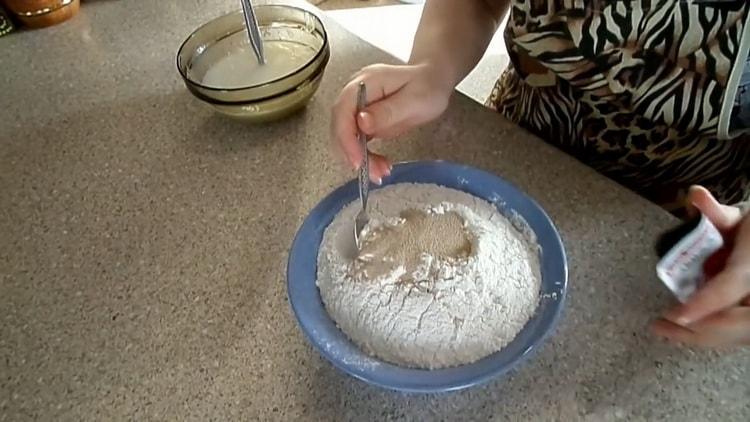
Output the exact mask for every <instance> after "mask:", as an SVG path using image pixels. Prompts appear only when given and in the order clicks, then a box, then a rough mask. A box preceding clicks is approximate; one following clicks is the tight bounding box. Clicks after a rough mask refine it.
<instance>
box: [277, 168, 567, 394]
mask: <svg viewBox="0 0 750 422" xmlns="http://www.w3.org/2000/svg"><path fill="white" fill-rule="evenodd" d="M430 170H432V171H435V170H440V171H439V174H442V175H447V173H448V172H452V173H451V174H452V175H457V180H458V184H459V186H458V187H456V186H451V185H446V184H444V183H439V182H435V181H430V180H428V179H429V178H424V179H422V178H420V177H419V176H420V174H425V171H430ZM467 176H468V177H477V178H480V179H485V181H489V182H491V186H494V187H496V188H499V190H503V191H505V192H506V195H505V196H500V195H499V194H497V193H495V197H493V198H487V197H485V196H483V195H478V194H476V193H474V192H472V191H470V190H467V187H469V185H470V184H471V183H470V180H469V179H468V178H467ZM403 177H415V178H416V179H417V180H398V179H399V178H403ZM398 183H435V184H438V185H441V186H446V187H449V188H452V189H458V190H462V191H464V192H466V193H469V194H472V195H474V196H477V197H479V198H482V199H484V200H487V201H488V202H491V203H492V204H493V205H495V206H496V207H497V208H498V211H500V212H501V213H503V214H504V215H508V214H507V213H508V211H511V210H512V211H513V212H515V213H516V214H517V215H518V216H520V217H522V218H523V219H524V220H526V223H527V225H528V226H529V227H530V228H531V229H532V231H534V233H535V235H536V237H537V241H538V242H539V244H540V246H541V247H542V248H541V250H540V265H541V267H542V286H541V290H542V291H541V292H540V303H539V305H538V306H537V311H536V313H535V314H534V316H533V317H532V318H531V319H530V320H529V321H528V322H527V324H526V325H525V326H524V328H523V329H522V330H521V331H520V332H519V333H518V335H517V336H516V337H515V338H514V340H513V341H511V342H510V343H509V344H508V345H506V347H504V348H503V349H501V350H499V351H497V352H495V353H493V354H490V355H489V356H487V357H485V358H482V359H480V360H478V361H476V362H473V363H470V364H465V365H460V366H456V367H451V368H442V369H433V370H427V369H415V368H408V367H401V366H398V365H395V364H392V363H389V362H385V361H383V360H381V359H378V358H377V357H373V356H370V355H368V354H367V353H366V352H364V351H363V350H361V349H360V348H359V346H357V345H356V344H354V343H353V342H352V341H351V340H350V339H349V338H348V337H347V336H346V334H344V333H343V332H342V331H341V330H339V328H338V327H337V326H336V324H335V322H334V321H333V320H332V319H331V318H330V316H328V313H327V311H326V309H325V306H324V304H323V302H322V299H321V297H320V291H319V290H318V287H317V284H316V280H317V256H318V251H319V248H320V242H321V240H322V235H323V232H324V231H325V229H326V228H327V227H328V225H329V224H330V223H331V221H332V220H333V218H334V217H335V215H336V214H338V212H339V211H340V210H341V209H342V208H343V207H345V206H346V205H348V204H349V203H350V202H352V201H353V200H356V199H357V198H358V196H357V186H356V180H353V181H350V182H348V183H346V184H344V185H343V186H340V187H338V188H337V189H335V190H334V191H332V192H331V193H329V194H328V195H326V197H325V198H323V199H322V200H321V201H320V202H319V203H318V204H317V205H316V206H315V207H314V208H313V209H312V210H311V212H310V213H309V214H308V216H307V217H306V218H305V220H304V221H303V223H302V225H301V226H300V227H299V229H298V230H297V233H296V235H295V237H294V241H293V242H292V247H291V248H290V251H289V258H288V261H287V295H288V299H289V304H290V306H291V308H292V312H293V313H294V316H295V318H296V319H297V322H298V324H299V326H300V328H301V330H302V332H303V333H304V335H305V337H306V338H307V340H308V341H309V342H310V343H311V344H312V345H313V347H314V348H315V349H316V350H317V351H318V352H319V353H320V354H321V355H322V356H323V357H324V358H325V359H326V360H327V361H329V362H330V363H331V364H332V365H333V366H334V367H336V368H337V369H339V370H341V371H343V372H345V373H347V374H349V375H350V376H352V377H354V378H357V379H359V380H362V381H364V382H366V383H369V384H372V385H376V386H379V387H382V388H386V389H390V390H396V391H401V392H410V393H437V392H449V391H457V390H462V389H465V388H469V387H474V386H478V385H482V384H485V383H487V382H489V381H490V380H493V379H495V378H499V377H501V376H503V375H505V374H507V373H508V372H509V371H511V370H513V369H515V368H517V367H518V366H519V365H520V364H521V363H523V362H524V361H526V359H528V358H529V357H530V356H531V355H533V354H534V352H536V351H537V350H538V349H539V347H540V346H541V345H542V344H543V343H544V342H545V340H546V339H547V338H548V337H549V336H550V335H551V333H552V332H553V331H554V329H555V327H556V326H557V324H558V323H559V320H560V318H561V316H562V311H563V309H564V307H565V302H566V297H567V285H568V261H567V254H566V252H565V246H564V244H563V242H562V238H561V237H560V234H559V232H558V230H557V228H556V227H555V225H554V223H553V222H552V219H551V218H550V217H549V215H548V214H547V213H546V211H544V209H543V208H542V207H541V206H540V205H539V204H538V203H537V202H536V201H535V200H534V199H532V198H531V197H529V196H528V195H527V194H525V193H524V192H523V191H521V190H520V189H519V188H517V187H516V186H515V185H513V184H512V183H510V182H508V181H506V180H504V179H502V178H501V177H499V176H497V175H495V174H492V173H489V172H487V171H484V170H480V169H478V168H475V167H471V166H468V165H464V164H458V163H453V162H449V161H442V160H435V161H410V162H402V163H398V164H396V165H394V166H393V170H392V172H391V176H390V177H389V178H387V180H384V181H383V185H382V186H379V187H375V188H373V190H376V189H380V188H382V187H384V186H388V185H392V184H398ZM476 189H478V188H477V186H476V185H475V186H474V190H476ZM508 193H510V194H511V195H508ZM509 200H510V202H513V203H514V204H512V205H515V206H510V205H511V204H509V203H508V201H509ZM320 217H326V218H325V219H324V220H321V221H316V219H319V218H320ZM327 217H330V218H327ZM530 217H532V218H533V219H532V220H533V221H529V218H530ZM538 229H539V231H542V233H539V231H538ZM308 231H312V233H319V236H318V238H317V239H314V240H315V245H314V247H313V248H312V251H314V265H313V274H311V275H310V274H308V275H307V278H310V279H311V285H312V290H313V291H312V292H309V293H313V297H312V298H310V297H298V296H299V294H301V293H299V294H298V292H297V289H296V288H295V286H294V285H293V283H294V280H295V279H296V274H297V271H296V267H295V264H296V263H297V260H298V259H299V258H298V256H299V255H300V254H301V253H303V251H307V252H310V251H311V248H310V246H309V244H310V241H311V240H310V239H309V238H307V235H308V233H307V232H308ZM540 235H544V236H543V237H542V236H540ZM550 247H551V249H550ZM545 270H546V271H545ZM552 270H556V271H557V272H558V273H559V274H549V273H548V272H549V271H552ZM303 276H304V274H303ZM555 276H557V277H559V278H558V279H554V280H551V279H549V278H550V277H555ZM304 281H305V280H303V282H304ZM303 287H305V286H304V285H303ZM310 287H311V286H310V285H307V288H308V290H310V289H309V288H310ZM545 288H549V289H551V290H552V292H551V293H544V292H545ZM546 295H548V296H546ZM309 308H313V309H314V311H315V312H314V314H313V315H312V316H311V315H310V314H309V312H308V309H309ZM321 311H322V312H321ZM311 318H312V319H311ZM319 324H322V326H317V325H319ZM321 331H322V332H321ZM332 343H333V344H332ZM342 356H344V358H342ZM420 380H421V381H420Z"/></svg>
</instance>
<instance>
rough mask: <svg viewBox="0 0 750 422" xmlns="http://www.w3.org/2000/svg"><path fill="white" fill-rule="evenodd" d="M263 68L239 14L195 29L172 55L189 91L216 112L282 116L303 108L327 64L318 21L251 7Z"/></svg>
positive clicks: (302, 13)
mask: <svg viewBox="0 0 750 422" xmlns="http://www.w3.org/2000/svg"><path fill="white" fill-rule="evenodd" d="M255 12H256V15H257V19H258V26H259V27H260V32H261V34H262V36H263V40H264V47H265V51H266V61H267V62H268V64H266V65H263V66H260V65H258V64H257V62H256V59H255V56H254V55H253V52H252V49H251V47H250V44H249V41H248V38H247V31H246V30H245V20H244V18H243V15H242V11H241V10H240V11H236V12H233V13H230V14H228V15H224V16H221V17H219V18H216V19H214V20H212V21H210V22H208V23H207V24H205V25H203V26H201V27H200V28H198V29H196V30H195V31H194V32H193V33H192V34H190V36H189V37H188V38H187V39H186V40H185V42H183V43H182V46H180V49H179V51H178V52H177V69H178V70H179V72H180V75H181V76H182V79H183V81H184V82H185V85H186V86H187V88H188V90H189V91H190V92H191V93H192V94H193V95H194V96H195V97H196V98H198V99H199V100H201V101H203V102H205V103H207V104H209V105H210V106H212V107H213V108H214V109H215V110H216V111H218V112H219V113H222V114H225V115H228V116H231V117H235V118H241V119H246V120H250V121H255V122H265V121H271V120H276V119H280V118H282V117H285V116H287V115H289V114H291V113H293V112H295V111H297V110H299V109H301V108H303V107H304V106H305V105H307V103H308V101H309V100H310V98H311V97H312V96H313V94H314V93H315V91H316V90H317V88H318V85H319V84H320V80H321V79H322V77H323V72H324V71H325V67H326V65H327V64H328V59H329V57H330V48H329V45H328V35H327V33H326V31H325V28H324V27H323V23H322V22H321V21H320V19H319V18H318V17H317V16H315V15H314V14H312V13H311V12H308V11H306V10H304V9H300V8H297V7H292V6H284V5H261V6H257V7H256V8H255Z"/></svg>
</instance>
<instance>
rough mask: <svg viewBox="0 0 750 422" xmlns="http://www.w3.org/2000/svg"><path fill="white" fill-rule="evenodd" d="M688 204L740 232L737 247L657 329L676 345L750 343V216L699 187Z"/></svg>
mask: <svg viewBox="0 0 750 422" xmlns="http://www.w3.org/2000/svg"><path fill="white" fill-rule="evenodd" d="M688 201H689V205H690V206H691V207H692V208H693V210H697V211H700V212H702V213H703V214H704V215H705V216H706V217H707V218H708V219H709V220H710V221H711V222H712V223H713V224H714V225H715V226H716V228H717V229H719V231H721V232H722V233H727V232H731V233H735V236H736V237H735V238H734V248H733V249H732V251H731V253H730V256H729V259H728V260H727V264H726V267H724V269H723V270H722V271H721V272H720V273H719V274H718V275H716V276H715V277H713V278H712V279H711V280H709V281H708V282H707V283H706V284H705V286H704V287H703V288H701V289H700V290H699V291H698V292H696V293H695V294H694V295H693V296H692V297H691V298H690V299H689V300H688V302H686V303H684V304H682V305H679V306H677V307H675V308H673V309H671V310H670V311H668V312H667V313H666V314H665V315H664V317H663V318H662V319H659V320H657V321H655V322H654V323H653V324H652V329H653V331H654V333H655V334H656V335H658V336H661V337H665V338H666V339H668V340H670V341H674V342H679V343H685V344H691V345H696V346H705V347H723V346H738V345H750V217H748V216H745V217H742V215H741V214H740V210H739V209H738V208H735V207H730V206H726V205H721V204H719V203H718V202H717V201H716V199H714V197H713V196H711V194H710V193H709V192H708V191H707V190H706V189H704V188H702V187H693V188H692V189H691V190H690V193H689V195H688Z"/></svg>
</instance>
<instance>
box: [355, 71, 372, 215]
mask: <svg viewBox="0 0 750 422" xmlns="http://www.w3.org/2000/svg"><path fill="white" fill-rule="evenodd" d="M365 107H367V88H366V87H365V83H364V82H360V83H359V89H358V91H357V114H359V112H360V111H362V110H364V109H365ZM357 138H358V140H359V145H360V147H361V148H362V163H361V165H360V166H359V199H360V201H362V209H363V210H366V209H367V197H368V195H369V191H370V159H369V157H368V156H367V155H368V154H367V152H368V150H367V135H365V133H364V132H362V130H361V129H359V125H357Z"/></svg>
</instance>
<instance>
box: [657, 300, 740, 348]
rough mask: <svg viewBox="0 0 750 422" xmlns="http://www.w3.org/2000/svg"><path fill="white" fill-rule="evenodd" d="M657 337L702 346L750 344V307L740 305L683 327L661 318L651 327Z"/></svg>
mask: <svg viewBox="0 0 750 422" xmlns="http://www.w3.org/2000/svg"><path fill="white" fill-rule="evenodd" d="M651 330H652V331H653V332H654V334H656V335H658V336H660V337H664V338H666V339H668V340H670V341H673V342H677V343H683V344H690V345H694V346H702V347H723V346H739V345H747V344H750V307H747V306H737V307H733V308H730V309H727V310H725V311H722V312H719V313H717V314H715V315H712V316H710V317H708V318H706V319H705V320H701V321H700V322H698V323H696V324H694V325H691V326H690V327H684V326H681V325H678V324H675V323H674V322H672V321H668V320H665V319H660V320H657V321H654V322H653V323H652V324H651Z"/></svg>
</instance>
